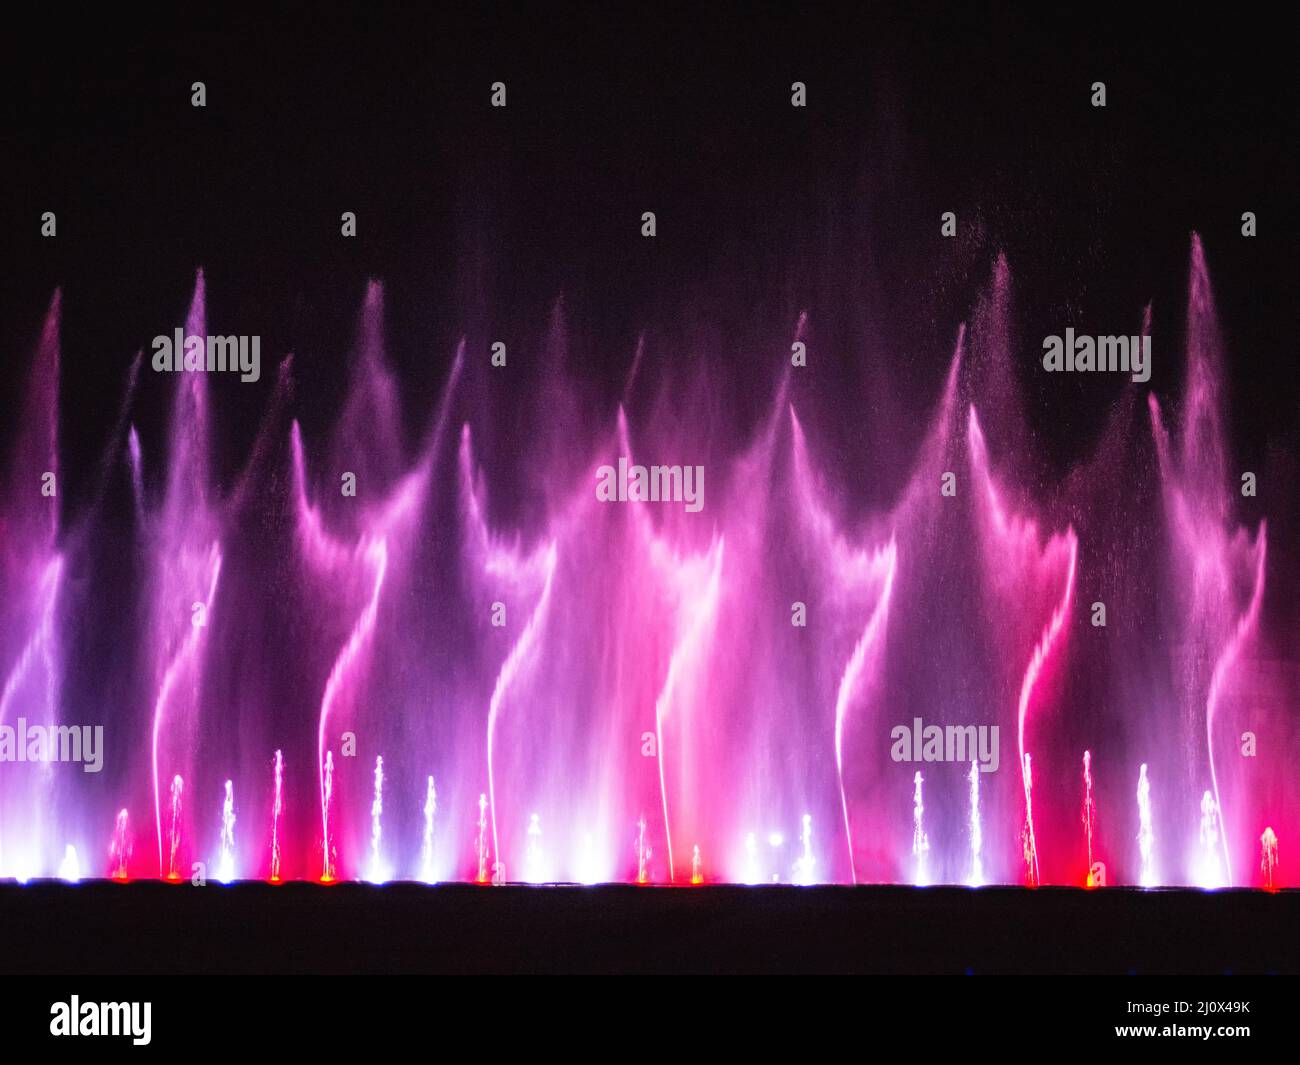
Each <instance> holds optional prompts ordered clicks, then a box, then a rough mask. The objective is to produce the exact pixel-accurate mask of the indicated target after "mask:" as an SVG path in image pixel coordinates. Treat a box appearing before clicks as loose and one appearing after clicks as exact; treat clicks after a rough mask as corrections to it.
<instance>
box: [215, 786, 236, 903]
mask: <svg viewBox="0 0 1300 1065" xmlns="http://www.w3.org/2000/svg"><path fill="white" fill-rule="evenodd" d="M217 879H218V880H219V881H220V882H221V883H223V884H229V883H230V882H231V881H232V880H234V879H235V785H234V782H233V781H230V780H227V781H226V796H225V799H224V800H223V801H222V804H221V856H220V857H219V858H218V860H217Z"/></svg>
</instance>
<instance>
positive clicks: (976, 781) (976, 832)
mask: <svg viewBox="0 0 1300 1065" xmlns="http://www.w3.org/2000/svg"><path fill="white" fill-rule="evenodd" d="M966 780H967V782H968V783H969V784H970V815H969V821H968V824H967V830H968V831H969V833H970V877H969V878H968V879H967V881H966V883H967V884H968V885H969V886H970V887H982V886H983V884H984V858H983V850H984V829H983V827H982V826H981V824H980V764H979V762H978V761H972V762H971V764H970V772H969V773H968V774H966Z"/></svg>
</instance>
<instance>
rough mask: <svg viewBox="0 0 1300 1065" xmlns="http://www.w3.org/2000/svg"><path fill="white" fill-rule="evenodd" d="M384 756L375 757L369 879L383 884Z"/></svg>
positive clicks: (384, 876)
mask: <svg viewBox="0 0 1300 1065" xmlns="http://www.w3.org/2000/svg"><path fill="white" fill-rule="evenodd" d="M383 816H384V758H383V755H379V756H378V757H376V758H375V793H374V796H373V798H372V799H371V800H370V875H369V876H368V877H367V879H368V880H369V881H370V882H371V883H372V884H382V883H383V882H384V881H385V880H387V879H388V877H387V875H386V874H385V871H384V858H383V852H382V851H381V849H380V844H381V842H382V840H383V836H384V827H383Z"/></svg>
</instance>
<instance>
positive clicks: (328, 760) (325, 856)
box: [320, 751, 335, 884]
mask: <svg viewBox="0 0 1300 1065" xmlns="http://www.w3.org/2000/svg"><path fill="white" fill-rule="evenodd" d="M333 805H334V752H333V751H326V752H325V779H324V781H323V782H322V791H321V831H322V833H323V836H322V839H321V857H322V860H323V863H324V864H323V867H322V869H321V874H320V878H321V880H322V881H323V882H324V883H326V884H328V883H330V882H331V881H332V880H333V879H334V857H335V851H334V836H333V833H332V832H331V831H330V810H331V809H332V807H333Z"/></svg>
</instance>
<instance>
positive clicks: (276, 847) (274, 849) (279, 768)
mask: <svg viewBox="0 0 1300 1065" xmlns="http://www.w3.org/2000/svg"><path fill="white" fill-rule="evenodd" d="M273 786H274V794H273V797H272V800H271V881H272V882H273V883H275V882H278V881H279V879H280V816H281V814H283V813H284V755H283V753H282V752H281V751H276V752H275V779H274V784H273Z"/></svg>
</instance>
